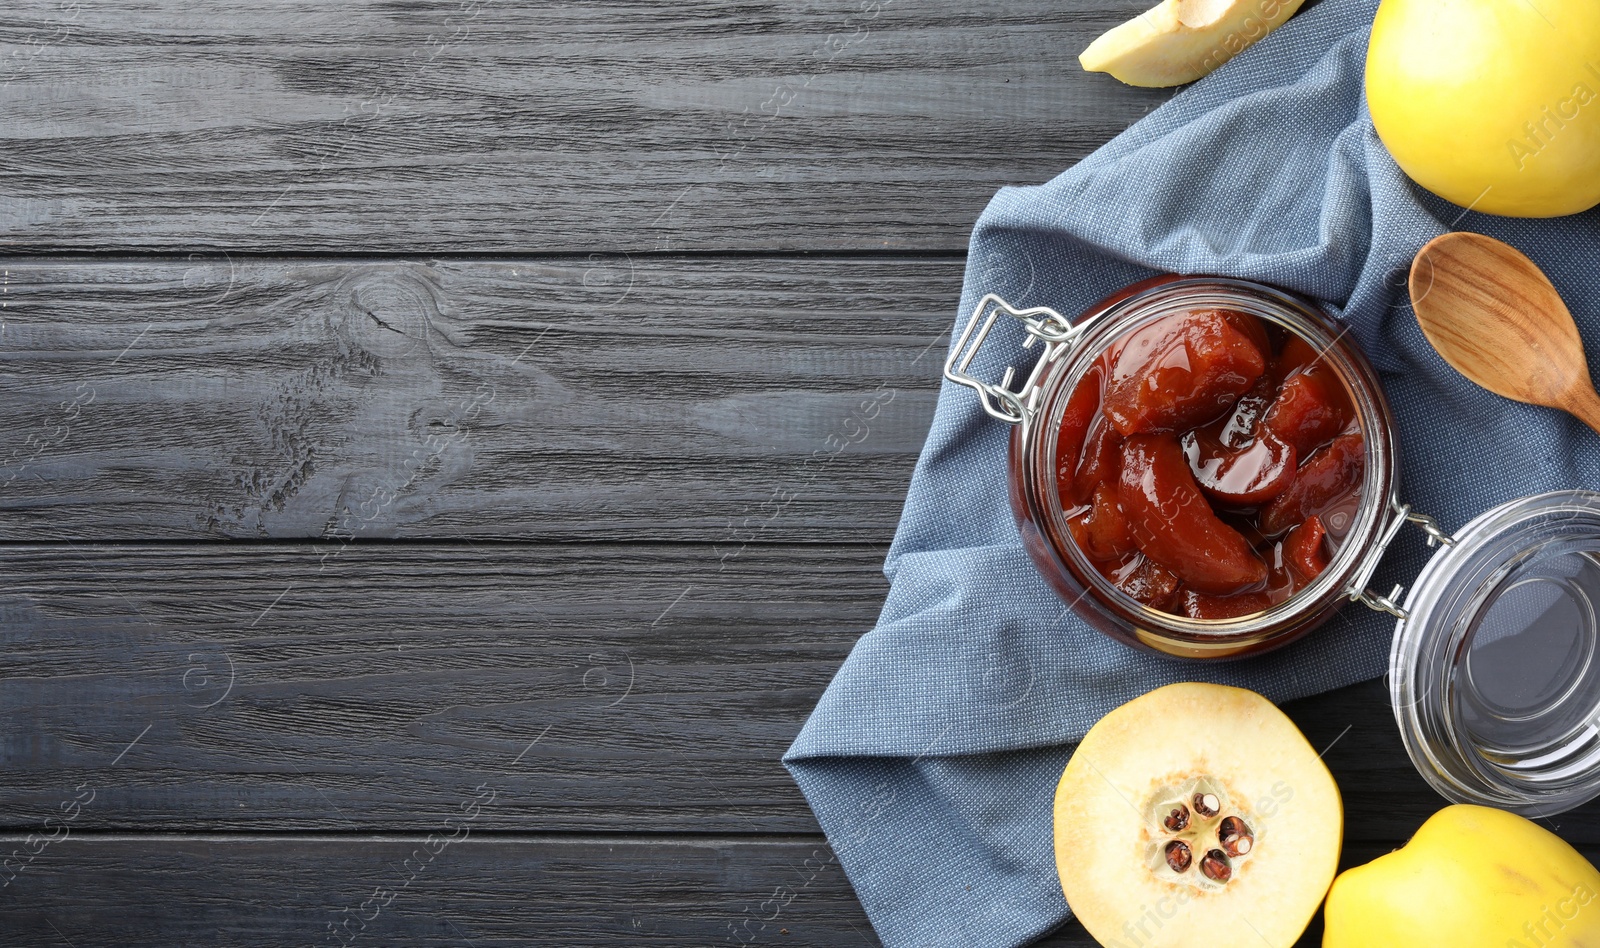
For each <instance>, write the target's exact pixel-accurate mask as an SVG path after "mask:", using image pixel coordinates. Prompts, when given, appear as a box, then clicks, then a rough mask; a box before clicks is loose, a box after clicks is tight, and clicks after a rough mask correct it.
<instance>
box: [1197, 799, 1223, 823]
mask: <svg viewBox="0 0 1600 948" xmlns="http://www.w3.org/2000/svg"><path fill="white" fill-rule="evenodd" d="M1194 811H1195V812H1196V813H1198V814H1200V815H1201V816H1203V817H1205V818H1206V819H1208V820H1209V819H1211V818H1212V817H1213V816H1216V815H1217V814H1218V813H1221V812H1222V801H1221V800H1218V799H1217V795H1216V794H1215V793H1197V794H1195V795H1194Z"/></svg>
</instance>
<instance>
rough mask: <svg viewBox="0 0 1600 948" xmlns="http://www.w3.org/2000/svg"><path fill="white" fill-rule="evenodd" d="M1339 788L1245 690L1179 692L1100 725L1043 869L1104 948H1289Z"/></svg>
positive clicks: (1329, 847)
mask: <svg viewBox="0 0 1600 948" xmlns="http://www.w3.org/2000/svg"><path fill="white" fill-rule="evenodd" d="M1343 831H1344V807H1343V804H1342V803H1341V802H1340V799H1339V788H1338V787H1337V786H1336V785H1335V784H1334V782H1333V777H1332V775H1331V774H1329V773H1328V768H1326V767H1324V766H1323V764H1322V761H1321V759H1320V758H1319V757H1318V756H1317V752H1316V751H1314V750H1312V749H1311V745H1310V744H1308V743H1306V739H1305V736H1304V735H1302V734H1301V733H1300V730H1299V729H1298V728H1296V727H1295V725H1294V722H1292V721H1290V720H1289V719H1288V717H1286V716H1285V715H1284V714H1283V712H1282V711H1279V710H1278V709H1277V708H1276V707H1274V706H1273V704H1272V702H1270V701H1268V700H1267V699H1266V698H1263V697H1262V696H1260V695H1258V694H1256V693H1255V692H1253V691H1246V690H1244V689H1242V688H1230V687H1227V686H1224V685H1209V684H1200V683H1183V684H1176V685H1168V686H1166V687H1164V688H1158V689H1156V690H1155V691H1152V692H1150V693H1149V694H1146V695H1144V696H1143V697H1140V698H1135V699H1134V700H1132V701H1130V702H1128V703H1127V704H1125V705H1123V706H1122V707H1120V708H1117V709H1116V710H1115V711H1112V712H1111V713H1110V714H1108V715H1106V716H1105V717H1104V718H1102V719H1101V720H1100V722H1099V723H1098V724H1096V725H1095V726H1094V727H1093V728H1091V729H1090V731H1089V733H1088V734H1086V735H1084V738H1083V742H1082V743H1081V744H1079V745H1078V749H1077V751H1076V752H1075V753H1074V754H1073V755H1072V759H1071V761H1069V762H1068V763H1067V768H1066V771H1065V772H1064V773H1063V774H1062V775H1061V783H1060V785H1059V786H1058V787H1057V788H1056V798H1055V848H1056V869H1057V871H1058V872H1059V873H1060V876H1061V888H1062V891H1063V892H1064V893H1065V895H1066V897H1067V904H1068V906H1070V907H1071V908H1072V910H1073V912H1074V913H1075V914H1076V915H1077V916H1078V918H1079V920H1081V921H1082V922H1083V926H1084V928H1086V929H1088V931H1089V934H1091V935H1093V936H1094V937H1095V938H1096V939H1098V940H1099V941H1100V943H1101V944H1104V945H1138V946H1140V948H1191V946H1192V948H1202V946H1203V948H1216V946H1218V945H1260V946H1263V948H1290V946H1292V945H1293V944H1294V943H1295V941H1296V940H1297V939H1298V938H1299V937H1300V935H1301V934H1302V933H1303V932H1304V931H1305V928H1306V925H1307V924H1308V923H1309V922H1310V921H1311V918H1312V916H1313V915H1315V914H1316V911H1317V906H1318V905H1320V904H1321V902H1322V898H1323V896H1324V895H1325V894H1326V893H1327V891H1328V886H1329V885H1330V884H1332V882H1333V877H1334V872H1335V870H1337V869H1338V865H1339V844H1340V840H1341V837H1342V835H1343Z"/></svg>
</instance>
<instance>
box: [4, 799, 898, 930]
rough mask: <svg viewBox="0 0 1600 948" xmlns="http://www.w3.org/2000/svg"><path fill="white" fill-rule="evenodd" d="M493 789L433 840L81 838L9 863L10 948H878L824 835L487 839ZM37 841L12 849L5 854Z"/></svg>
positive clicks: (8, 841) (441, 826)
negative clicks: (474, 816)
mask: <svg viewBox="0 0 1600 948" xmlns="http://www.w3.org/2000/svg"><path fill="white" fill-rule="evenodd" d="M491 792H492V788H488V789H485V790H483V791H480V792H479V793H478V794H473V793H470V792H468V793H466V794H465V795H463V796H462V798H461V800H460V801H459V805H458V804H457V803H456V802H455V801H452V803H451V808H450V809H451V815H453V817H454V818H453V819H452V820H451V822H450V824H449V825H446V824H445V823H444V822H443V819H442V818H441V819H440V820H439V821H438V824H437V825H436V826H435V827H433V828H432V829H434V830H435V831H436V832H435V833H434V834H433V835H432V836H424V835H414V836H395V835H383V836H367V835H359V836H346V835H338V836H322V837H312V838H304V837H287V838H286V837H281V836H246V837H238V836H226V835H224V836H216V835H196V836H149V835H114V836H99V835H82V834H74V833H71V832H70V826H69V827H67V835H66V836H65V838H63V839H61V840H60V841H58V842H53V843H48V844H47V845H45V847H44V848H43V850H42V851H40V852H39V853H38V855H37V856H35V857H34V858H33V860H32V861H31V862H28V863H26V864H25V865H23V863H22V862H21V861H13V863H12V865H13V866H18V865H22V866H23V867H22V868H21V870H20V871H13V872H8V873H0V882H3V881H6V880H7V878H8V877H9V885H6V886H5V888H3V889H0V945H19V946H24V945H25V946H30V948H38V946H41V945H63V946H65V945H71V946H74V948H88V946H91V945H106V946H113V945H114V946H118V948H122V946H131V945H151V946H162V948H166V946H170V945H201V944H204V945H230V946H243V945H263V946H265V945H271V946H281V945H287V944H299V945H329V946H344V945H396V944H405V945H440V946H451V948H462V946H476V948H487V946H491V945H563V946H569V945H570V946H585V945H597V946H598V945H607V946H614V945H619V944H633V943H635V942H643V943H648V944H652V945H696V946H702V948H703V946H707V945H730V946H738V945H782V946H785V948H795V946H828V948H836V946H840V945H876V944H877V943H878V942H877V940H876V939H875V938H874V937H873V935H872V927H871V924H870V923H869V922H868V921H867V919H866V916H865V914H864V913H863V912H862V910H861V907H860V905H859V904H858V903H857V902H856V900H855V896H854V895H853V894H852V892H851V889H850V886H849V883H848V882H847V881H846V880H845V878H844V874H843V872H842V871H840V869H839V865H838V863H837V862H836V861H835V860H834V857H833V853H832V851H831V850H829V849H828V846H827V843H826V842H825V841H824V840H823V839H822V838H821V837H820V836H815V837H810V836H800V837H769V838H764V839H746V838H737V837H735V838H728V837H723V838H715V837H713V838H691V839H675V838H671V837H665V838H663V837H653V838H618V837H609V836H600V837H575V838H573V837H559V836H558V837H533V838H511V839H506V838H496V837H487V836H482V835H479V834H478V832H477V822H481V821H482V820H483V819H484V818H486V817H487V816H488V815H489V814H491V813H493V812H494V810H495V808H496V807H497V806H499V805H500V800H501V798H500V797H499V796H494V797H490V796H489V794H490V793H491ZM463 806H464V807H474V808H476V810H477V812H478V813H480V814H481V815H480V816H479V818H478V821H476V822H475V821H472V820H470V819H468V818H467V815H466V814H467V813H468V812H470V811H468V810H463V809H461V807H463ZM49 832H51V833H56V832H57V830H56V828H54V827H52V829H51V830H50V831H49ZM58 835H59V834H58ZM452 837H454V839H453V840H452V839H451V838H452ZM39 845H40V844H39V843H38V842H35V843H33V844H32V845H31V846H30V845H29V844H28V843H27V839H26V838H25V837H21V836H14V835H13V836H5V837H0V853H14V852H18V851H21V852H23V853H29V852H31V851H33V850H34V849H37V848H38V847H39Z"/></svg>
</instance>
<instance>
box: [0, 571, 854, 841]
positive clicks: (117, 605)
mask: <svg viewBox="0 0 1600 948" xmlns="http://www.w3.org/2000/svg"><path fill="white" fill-rule="evenodd" d="M881 559H882V554H881V553H880V552H879V551H877V550H874V549H872V548H870V547H858V548H849V547H844V548H839V547H832V548H824V547H814V546H770V545H762V546H753V547H751V548H750V549H748V550H745V551H744V552H743V554H742V555H739V556H737V557H731V558H728V559H726V560H723V559H721V558H720V557H719V556H718V555H717V553H716V552H715V551H713V550H712V549H711V548H709V547H706V546H674V545H661V544H653V545H647V546H625V545H603V546H577V545H559V546H552V547H537V546H527V545H521V544H516V545H505V544H489V545H471V546H469V545H465V544H448V545H440V544H400V545H394V544H364V543H356V544H351V545H348V546H343V545H341V544H336V543H329V544H321V545H315V546H301V545H291V544H274V545H259V544H255V545H244V546H241V545H190V544H181V545H167V546H90V545H81V544H73V545H65V544H63V545H53V546H46V547H28V546H11V547H4V548H0V577H3V578H0V589H3V592H0V653H3V654H4V655H5V657H6V660H5V663H4V665H3V666H0V720H4V721H6V722H7V728H6V734H7V738H6V740H5V742H4V743H3V744H0V748H3V752H4V758H3V759H4V766H3V767H0V820H3V821H4V824H0V825H6V824H9V825H14V826H15V825H29V824H31V823H32V822H33V821H36V820H42V819H43V818H45V817H46V816H48V815H49V814H50V813H51V812H52V811H53V810H54V808H55V807H56V806H57V805H58V803H59V801H60V799H61V795H62V794H63V793H67V792H68V789H67V788H71V787H74V786H77V785H78V784H79V783H82V782H84V781H88V782H89V783H91V784H92V785H93V786H95V787H96V788H98V790H99V796H98V798H97V799H96V800H95V803H94V806H93V808H92V811H91V812H89V813H87V814H86V815H85V816H84V822H85V825H91V826H96V827H101V828H105V827H112V828H118V827H146V828H149V827H159V828H176V829H195V830H201V829H204V830H215V829H230V828H248V829H262V828H270V829H273V830H279V831H282V830H289V829H333V830H362V831H369V830H374V829H383V828H391V829H392V828H405V827H413V828H415V827H419V826H424V825H428V824H431V823H433V822H435V821H436V819H437V818H438V814H439V812H441V811H442V810H448V809H449V808H450V807H453V806H454V805H455V802H454V801H455V799H456V798H457V797H459V796H460V795H461V794H462V793H464V792H465V791H466V788H469V787H473V786H476V785H477V784H479V783H482V782H484V781H488V782H489V783H491V784H492V785H494V786H497V787H499V788H501V790H502V791H503V796H502V798H501V800H500V802H499V803H497V805H496V807H495V808H494V811H493V812H492V813H488V814H485V815H484V817H483V819H482V820H481V821H480V825H482V826H483V827H485V828H491V829H521V830H528V829H540V830H629V829H632V830H641V831H652V832H655V831H668V830H673V831H676V830H702V831H723V832H740V833H752V832H791V831H802V832H805V831H815V830H816V823H815V821H814V819H813V818H812V816H811V813H810V811H809V809H808V808H807V807H806V804H805V801H804V800H803V798H802V797H801V795H800V793H799V791H798V790H797V789H796V788H795V787H794V785H793V783H792V782H791V781H790V779H789V776H788V774H787V773H786V772H785V771H784V769H783V767H782V765H781V764H780V763H779V757H780V756H781V755H782V753H783V751H784V750H785V749H786V748H787V746H788V744H789V742H790V741H791V740H792V739H793V737H794V735H795V734H796V733H797V732H798V731H799V729H800V725H801V724H802V723H803V722H804V720H805V718H806V716H807V715H808V714H809V713H810V711H811V708H812V707H813V705H815V703H816V700H817V698H818V697H820V695H821V693H822V689H823V688H824V687H825V686H826V685H827V683H828V681H829V679H830V678H831V677H832V675H833V672H834V670H835V669H836V668H837V667H838V665H839V663H840V662H841V661H842V660H843V658H844V655H845V653H846V652H847V651H848V649H849V647H850V645H851V644H852V643H853V642H854V640H855V638H856V637H857V636H859V635H860V634H861V633H862V632H864V631H866V629H867V628H868V627H870V625H871V623H872V621H873V619H874V618H875V616H876V614H877V610H878V608H879V605H880V604H881V602H882V597H883V592H884V589H885V583H884V580H883V577H882V574H881V572H880V567H881ZM69 795H70V794H69Z"/></svg>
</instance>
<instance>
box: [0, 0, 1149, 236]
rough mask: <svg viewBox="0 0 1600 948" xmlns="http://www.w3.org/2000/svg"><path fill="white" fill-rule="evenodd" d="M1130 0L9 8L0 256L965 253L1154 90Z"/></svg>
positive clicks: (360, 1)
mask: <svg viewBox="0 0 1600 948" xmlns="http://www.w3.org/2000/svg"><path fill="white" fill-rule="evenodd" d="M1146 6H1148V2H1147V0H1089V2H1085V3H1072V4H1062V3H1057V2H1052V0H941V2H935V3H918V4H912V3H905V2H904V0H901V2H895V0H803V2H788V3H781V4H772V3H769V4H761V5H755V6H752V5H750V4H746V3H742V2H738V0H695V2H685V3H672V4H657V3H645V2H631V3H617V4H582V5H575V6H565V7H552V6H549V5H536V6H528V5H524V4H514V3H508V2H505V0H431V2H426V3H406V4H395V3H390V2H387V0H351V2H349V3H343V4H340V5H339V6H338V8H337V9H336V10H335V9H332V8H329V7H327V5H326V4H322V3H318V2H315V0H275V2H268V3H264V4H257V5H255V6H252V7H249V8H241V7H239V6H238V5H236V4H235V5H227V6H223V7H216V8H211V9H195V8H194V7H193V5H191V4H187V3H183V2H181V0H138V2H130V3H119V4H87V3H79V2H78V0H17V2H14V3H11V4H9V5H8V8H7V15H6V18H5V22H4V23H3V24H0V55H3V57H4V59H3V65H0V112H3V113H4V114H5V116H6V122H5V127H4V129H3V130H0V188H3V189H4V192H5V194H6V201H5V202H4V203H3V205H0V247H9V248H13V249H33V250H39V249H43V250H59V249H77V250H83V249H100V248H112V247H121V248H146V249H149V248H167V249H183V250H189V249H199V248H205V247H212V248H227V249H241V248H251V249H258V250H287V251H303V250H328V249H339V250H349V251H354V252H370V251H374V250H396V251H425V252H438V251H445V250H470V251H504V252H521V251H530V250H541V251H567V250H572V249H576V248H583V249H599V250H681V249H712V250H728V249H734V250H749V249H754V248H768V249H782V250H802V249H803V250H816V249H847V248H848V249H872V250H877V249H897V248H898V249H907V248H938V249H945V250H960V249H962V248H964V247H965V245H966V239H967V234H968V232H969V230H970V228H971V225H972V221H973V220H974V219H975V218H976V217H977V215H978V212H979V211H980V210H981V209H982V207H983V206H984V204H985V203H986V202H987V201H988V199H989V197H990V196H991V195H992V194H993V193H994V191H995V190H996V189H997V188H999V187H1001V186H1002V185H1007V184H1025V183H1038V182H1041V181H1044V180H1047V179H1049V178H1051V177H1053V176H1055V175H1056V174H1057V173H1059V172H1060V171H1061V170H1063V169H1065V168H1067V167H1068V166H1070V165H1071V164H1072V163H1073V162H1075V161H1076V160H1077V159H1079V158H1081V157H1082V156H1083V155H1085V154H1087V153H1088V152H1089V151H1091V150H1092V149H1094V148H1095V147H1097V146H1099V145H1100V144H1101V143H1103V142H1104V141H1105V140H1106V139H1108V138H1110V137H1111V136H1112V135H1113V134H1115V133H1116V132H1118V131H1120V130H1121V129H1123V128H1124V127H1126V126H1127V125H1128V124H1129V123H1130V122H1132V121H1133V120H1134V119H1136V118H1138V117H1139V116H1140V115H1142V114H1143V113H1145V112H1146V111H1148V110H1149V109H1150V108H1151V107H1152V106H1153V105H1155V104H1156V103H1158V102H1161V101H1163V100H1164V99H1165V98H1166V96H1167V94H1168V93H1167V92H1165V91H1161V90H1139V89H1132V88H1130V87H1127V86H1123V85H1121V84H1120V83H1117V82H1115V81H1114V80H1112V79H1110V78H1108V77H1106V76H1103V75H1091V74H1086V73H1084V72H1083V71H1082V70H1081V69H1080V68H1079V66H1078V64H1077V61H1076V57H1077V54H1078V53H1079V52H1080V51H1081V50H1082V49H1083V48H1084V47H1085V46H1086V45H1087V44H1088V43H1089V41H1090V40H1091V39H1092V38H1093V37H1094V36H1095V35H1096V34H1098V33H1099V32H1101V31H1102V30H1104V29H1106V28H1108V27H1110V26H1111V25H1113V24H1115V23H1117V22H1119V21H1121V20H1123V19H1125V18H1127V17H1129V16H1131V15H1133V14H1135V13H1137V12H1139V11H1140V10H1142V9H1143V8H1144V7H1146Z"/></svg>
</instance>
